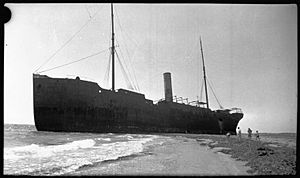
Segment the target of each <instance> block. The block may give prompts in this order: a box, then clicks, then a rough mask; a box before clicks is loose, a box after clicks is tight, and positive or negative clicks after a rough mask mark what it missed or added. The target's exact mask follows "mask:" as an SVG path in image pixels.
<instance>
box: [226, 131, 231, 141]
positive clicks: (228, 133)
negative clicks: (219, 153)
mask: <svg viewBox="0 0 300 178" xmlns="http://www.w3.org/2000/svg"><path fill="white" fill-rule="evenodd" d="M230 135H231V134H230V132H227V134H226V137H227V142H229V139H230Z"/></svg>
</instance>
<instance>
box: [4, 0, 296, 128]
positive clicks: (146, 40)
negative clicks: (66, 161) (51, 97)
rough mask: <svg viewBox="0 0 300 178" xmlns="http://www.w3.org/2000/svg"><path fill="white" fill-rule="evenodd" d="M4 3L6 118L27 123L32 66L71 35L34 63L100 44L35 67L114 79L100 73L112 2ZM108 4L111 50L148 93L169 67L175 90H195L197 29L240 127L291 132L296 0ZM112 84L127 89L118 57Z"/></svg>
mask: <svg viewBox="0 0 300 178" xmlns="http://www.w3.org/2000/svg"><path fill="white" fill-rule="evenodd" d="M6 6H7V7H9V8H10V9H11V11H12V18H11V20H10V21H9V22H8V23H6V24H5V44H4V123H20V124H24V123H25V124H34V116H33V90H32V85H33V84H32V73H34V71H35V70H36V69H37V68H39V67H40V66H41V65H42V64H43V63H44V62H45V61H47V59H49V57H50V56H52V55H53V54H54V53H55V52H56V51H57V50H58V49H59V48H61V47H62V46H63V45H64V44H65V43H66V41H68V40H70V39H71V41H69V43H67V44H66V45H65V46H64V47H63V48H62V49H61V50H60V51H58V52H57V54H56V55H55V56H54V57H53V58H51V60H50V61H49V62H48V63H46V64H45V65H44V66H43V67H42V68H40V70H39V71H43V70H46V69H50V68H53V67H55V66H58V65H63V64H65V63H68V62H71V61H74V60H78V59H81V58H83V57H86V56H89V55H92V54H95V53H97V52H101V51H103V50H104V52H102V53H100V54H99V55H96V56H93V57H90V58H88V59H86V60H83V61H81V62H78V63H74V64H72V65H69V66H65V67H62V68H58V69H55V70H52V71H47V72H44V73H42V74H45V75H48V76H50V77H64V78H65V77H68V78H75V77H76V76H80V77H81V79H84V80H89V81H94V82H97V83H98V84H99V85H100V86H101V87H103V88H107V89H109V88H111V82H110V80H107V77H106V75H105V74H106V73H107V70H108V62H109V51H108V48H109V46H110V43H111V41H110V38H111V36H110V30H111V19H110V4H6ZM114 8H115V9H114V10H115V33H116V43H117V46H118V47H117V52H118V54H119V56H120V60H121V61H122V63H123V66H124V67H126V66H127V68H126V70H127V71H128V73H129V75H130V78H131V81H133V82H135V81H136V82H135V83H137V84H136V85H138V87H139V89H140V91H139V92H141V93H143V94H145V96H146V98H147V99H151V100H158V99H161V98H163V97H164V88H163V76H162V75H163V73H164V72H171V74H172V84H173V95H176V96H182V97H184V98H189V101H192V100H196V99H197V96H199V97H200V96H201V94H200V91H201V85H202V78H203V75H202V64H201V53H200V46H199V37H200V35H201V38H202V43H203V50H204V58H205V65H206V69H207V71H206V73H207V77H208V81H209V83H210V84H211V85H212V87H213V89H214V92H215V94H216V95H217V97H218V100H219V101H220V103H221V105H222V106H223V107H224V108H232V107H239V108H241V109H242V110H243V112H244V118H243V119H242V120H241V121H240V123H239V126H240V127H241V128H242V131H243V132H246V130H247V128H248V127H250V128H252V130H259V131H260V132H296V125H297V96H298V93H297V70H298V68H297V7H296V5H217V4H214V5H212V4H185V5H184V4H115V5H114ZM85 24H86V25H85ZM82 27H83V28H82ZM80 29H81V30H80ZM76 32H78V33H77V34H76V35H75V36H74V37H73V35H74V34H75V33H76ZM109 77H110V76H109ZM116 88H117V89H118V88H125V89H126V88H128V85H127V83H126V79H125V78H124V76H123V75H122V70H121V67H120V65H119V63H118V61H117V62H116ZM204 96H205V95H204V94H202V97H203V100H204ZM209 100H210V107H211V109H218V108H219V105H218V103H217V102H216V99H215V98H214V96H213V93H212V92H211V90H209Z"/></svg>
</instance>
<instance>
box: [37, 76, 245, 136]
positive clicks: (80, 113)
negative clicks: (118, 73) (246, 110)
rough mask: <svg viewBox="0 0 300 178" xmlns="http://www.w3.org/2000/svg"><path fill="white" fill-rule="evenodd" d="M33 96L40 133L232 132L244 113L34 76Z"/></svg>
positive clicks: (233, 132) (75, 81) (89, 84)
mask: <svg viewBox="0 0 300 178" xmlns="http://www.w3.org/2000/svg"><path fill="white" fill-rule="evenodd" d="M33 95H34V121H35V125H36V128H37V130H39V131H56V132H93V133H159V132H163V133H167V132H172V133H202V134H224V133H227V132H230V133H232V134H236V131H235V129H236V126H237V124H238V122H239V120H240V119H241V118H242V117H243V115H242V114H229V113H218V112H215V111H211V110H210V109H207V108H201V107H196V106H190V105H186V104H182V103H175V102H167V101H163V102H159V103H157V104H153V102H152V101H151V100H148V99H145V96H144V95H143V94H139V93H135V92H131V91H128V90H123V89H119V90H118V91H111V90H106V89H103V88H101V87H100V86H99V85H98V84H97V83H94V82H89V81H83V80H80V79H62V78H50V77H47V76H42V75H36V74H34V75H33Z"/></svg>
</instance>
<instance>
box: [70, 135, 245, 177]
mask: <svg viewBox="0 0 300 178" xmlns="http://www.w3.org/2000/svg"><path fill="white" fill-rule="evenodd" d="M143 154H144V155H142V156H141V155H139V156H136V157H130V158H124V159H122V160H117V161H111V162H107V163H102V164H99V166H95V167H92V168H88V169H86V170H84V169H83V170H81V171H77V172H76V173H74V174H73V175H183V176H185V175H198V176H206V175H209V176H211V175H249V174H250V173H248V172H247V171H248V170H249V169H250V167H247V166H245V164H246V162H245V161H237V160H235V159H234V158H231V157H230V155H227V154H224V153H221V152H216V150H213V149H210V148H209V147H207V146H203V145H201V144H199V142H198V141H197V140H196V139H195V138H186V137H184V136H171V139H170V140H168V141H167V142H165V143H164V144H162V145H159V146H155V147H152V148H149V149H147V150H145V152H144V153H143Z"/></svg>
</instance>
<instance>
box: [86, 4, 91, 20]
mask: <svg viewBox="0 0 300 178" xmlns="http://www.w3.org/2000/svg"><path fill="white" fill-rule="evenodd" d="M85 9H86V11H87V13H88V14H89V17H90V18H92V17H91V14H90V12H89V10H88V8H87V6H85Z"/></svg>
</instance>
